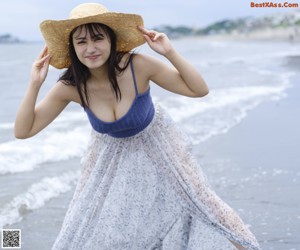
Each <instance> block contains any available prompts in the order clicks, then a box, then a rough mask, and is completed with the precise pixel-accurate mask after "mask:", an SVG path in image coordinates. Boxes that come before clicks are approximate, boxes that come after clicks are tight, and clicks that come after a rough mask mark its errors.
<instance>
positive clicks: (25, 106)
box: [14, 47, 70, 139]
mask: <svg viewBox="0 0 300 250" xmlns="http://www.w3.org/2000/svg"><path fill="white" fill-rule="evenodd" d="M49 61H50V56H49V55H48V54H47V47H45V48H44V49H43V51H42V52H41V53H40V55H39V56H38V58H37V59H36V61H35V62H34V64H33V66H32V71H31V78H30V83H29V86H28V88H27V91H26V94H25V96H24V99H23V101H22V102H21V105H20V107H19V110H18V112H17V116H16V120H15V126H14V134H15V137H16V138H18V139H25V138H28V137H31V136H33V135H35V134H37V133H38V132H39V131H41V130H42V129H43V128H45V127H46V126H47V125H48V124H49V123H51V121H53V120H54V119H55V118H56V117H57V116H58V114H59V113H60V112H61V111H62V110H63V109H64V108H65V107H66V106H67V104H68V103H69V97H68V95H69V94H67V89H66V88H68V89H70V88H69V86H66V85H64V84H63V83H60V82H59V83H57V84H56V85H55V86H54V87H53V88H52V89H51V90H50V91H49V93H48V94H47V95H46V97H45V98H44V99H43V100H42V101H41V102H40V103H39V104H38V105H36V101H37V97H38V93H39V90H40V88H41V86H42V84H43V82H44V81H45V79H46V76H47V73H48V68H49Z"/></svg>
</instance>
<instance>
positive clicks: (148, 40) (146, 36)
mask: <svg viewBox="0 0 300 250" xmlns="http://www.w3.org/2000/svg"><path fill="white" fill-rule="evenodd" d="M144 37H145V39H146V41H147V43H148V44H149V45H150V44H152V40H151V38H150V37H149V36H148V35H144Z"/></svg>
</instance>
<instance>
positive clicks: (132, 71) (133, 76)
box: [129, 55, 139, 95]
mask: <svg viewBox="0 0 300 250" xmlns="http://www.w3.org/2000/svg"><path fill="white" fill-rule="evenodd" d="M132 58H133V56H132V55H131V56H130V59H129V60H130V68H131V73H132V78H133V82H134V88H135V94H136V95H138V94H139V92H138V88H137V85H136V79H135V74H134V68H133V63H132Z"/></svg>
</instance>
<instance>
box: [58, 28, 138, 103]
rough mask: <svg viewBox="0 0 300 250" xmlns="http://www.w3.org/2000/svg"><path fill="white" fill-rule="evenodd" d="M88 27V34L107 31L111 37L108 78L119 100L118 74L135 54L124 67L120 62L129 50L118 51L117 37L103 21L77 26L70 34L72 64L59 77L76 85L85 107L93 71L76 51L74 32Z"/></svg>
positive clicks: (67, 82) (67, 83) (126, 64)
mask: <svg viewBox="0 0 300 250" xmlns="http://www.w3.org/2000/svg"><path fill="white" fill-rule="evenodd" d="M84 27H85V28H86V35H87V33H89V34H90V36H91V37H94V36H95V35H98V34H99V33H102V32H105V34H106V35H107V36H108V38H109V39H110V43H111V51H110V56H109V58H108V61H107V62H108V72H107V73H108V79H109V81H110V83H111V87H112V88H113V90H114V92H115V96H116V99H117V101H119V100H121V98H122V95H121V91H120V88H119V84H118V81H117V75H118V74H120V73H121V72H123V71H124V70H125V69H126V68H127V67H128V64H129V60H130V57H131V56H132V55H133V54H131V55H130V57H129V59H128V60H127V61H126V63H125V65H124V66H123V67H121V66H120V62H121V60H122V58H123V56H124V55H125V54H127V52H118V51H117V37H116V34H115V33H114V31H113V30H112V29H111V28H110V27H108V26H106V25H104V24H101V23H88V24H83V25H81V26H78V27H76V28H75V29H74V30H72V32H71V33H70V36H69V56H70V59H71V65H70V67H69V68H68V69H67V70H66V71H65V72H64V73H63V74H62V75H61V76H60V78H59V79H58V80H59V81H62V82H63V83H65V84H66V85H73V86H76V88H77V91H78V94H79V96H80V100H81V105H82V107H83V108H86V107H87V106H88V105H89V96H88V91H87V83H86V82H87V80H88V79H89V77H90V75H91V73H90V71H89V69H88V67H86V66H85V65H84V64H82V63H81V62H80V61H79V59H78V57H77V55H76V52H75V49H74V45H73V39H72V36H73V34H74V33H75V32H76V31H77V30H78V29H81V30H82V29H83V28H84Z"/></svg>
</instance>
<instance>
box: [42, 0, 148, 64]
mask: <svg viewBox="0 0 300 250" xmlns="http://www.w3.org/2000/svg"><path fill="white" fill-rule="evenodd" d="M86 23H103V24H105V25H107V26H109V27H110V28H111V29H113V30H114V32H115V33H116V36H117V51H120V52H121V51H122V52H127V51H130V50H131V49H133V48H135V47H137V46H139V45H141V44H143V43H144V42H145V39H144V37H143V35H142V34H141V32H140V31H139V30H138V29H137V26H138V25H141V26H143V19H142V17H141V16H139V15H135V14H125V13H116V12H109V11H108V10H107V9H106V8H105V7H104V6H103V5H101V4H98V3H84V4H80V5H78V6H77V7H75V8H74V9H73V10H72V11H71V12H70V15H69V18H68V19H66V20H45V21H43V22H42V23H41V24H40V29H41V31H42V34H43V36H44V39H45V41H46V44H47V45H48V51H49V54H50V55H51V61H50V64H51V65H52V66H53V67H55V68H58V69H62V68H66V67H69V66H70V64H71V60H70V57H69V54H68V43H69V36H70V33H71V31H72V30H73V29H74V28H76V27H77V26H80V25H82V24H86Z"/></svg>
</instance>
